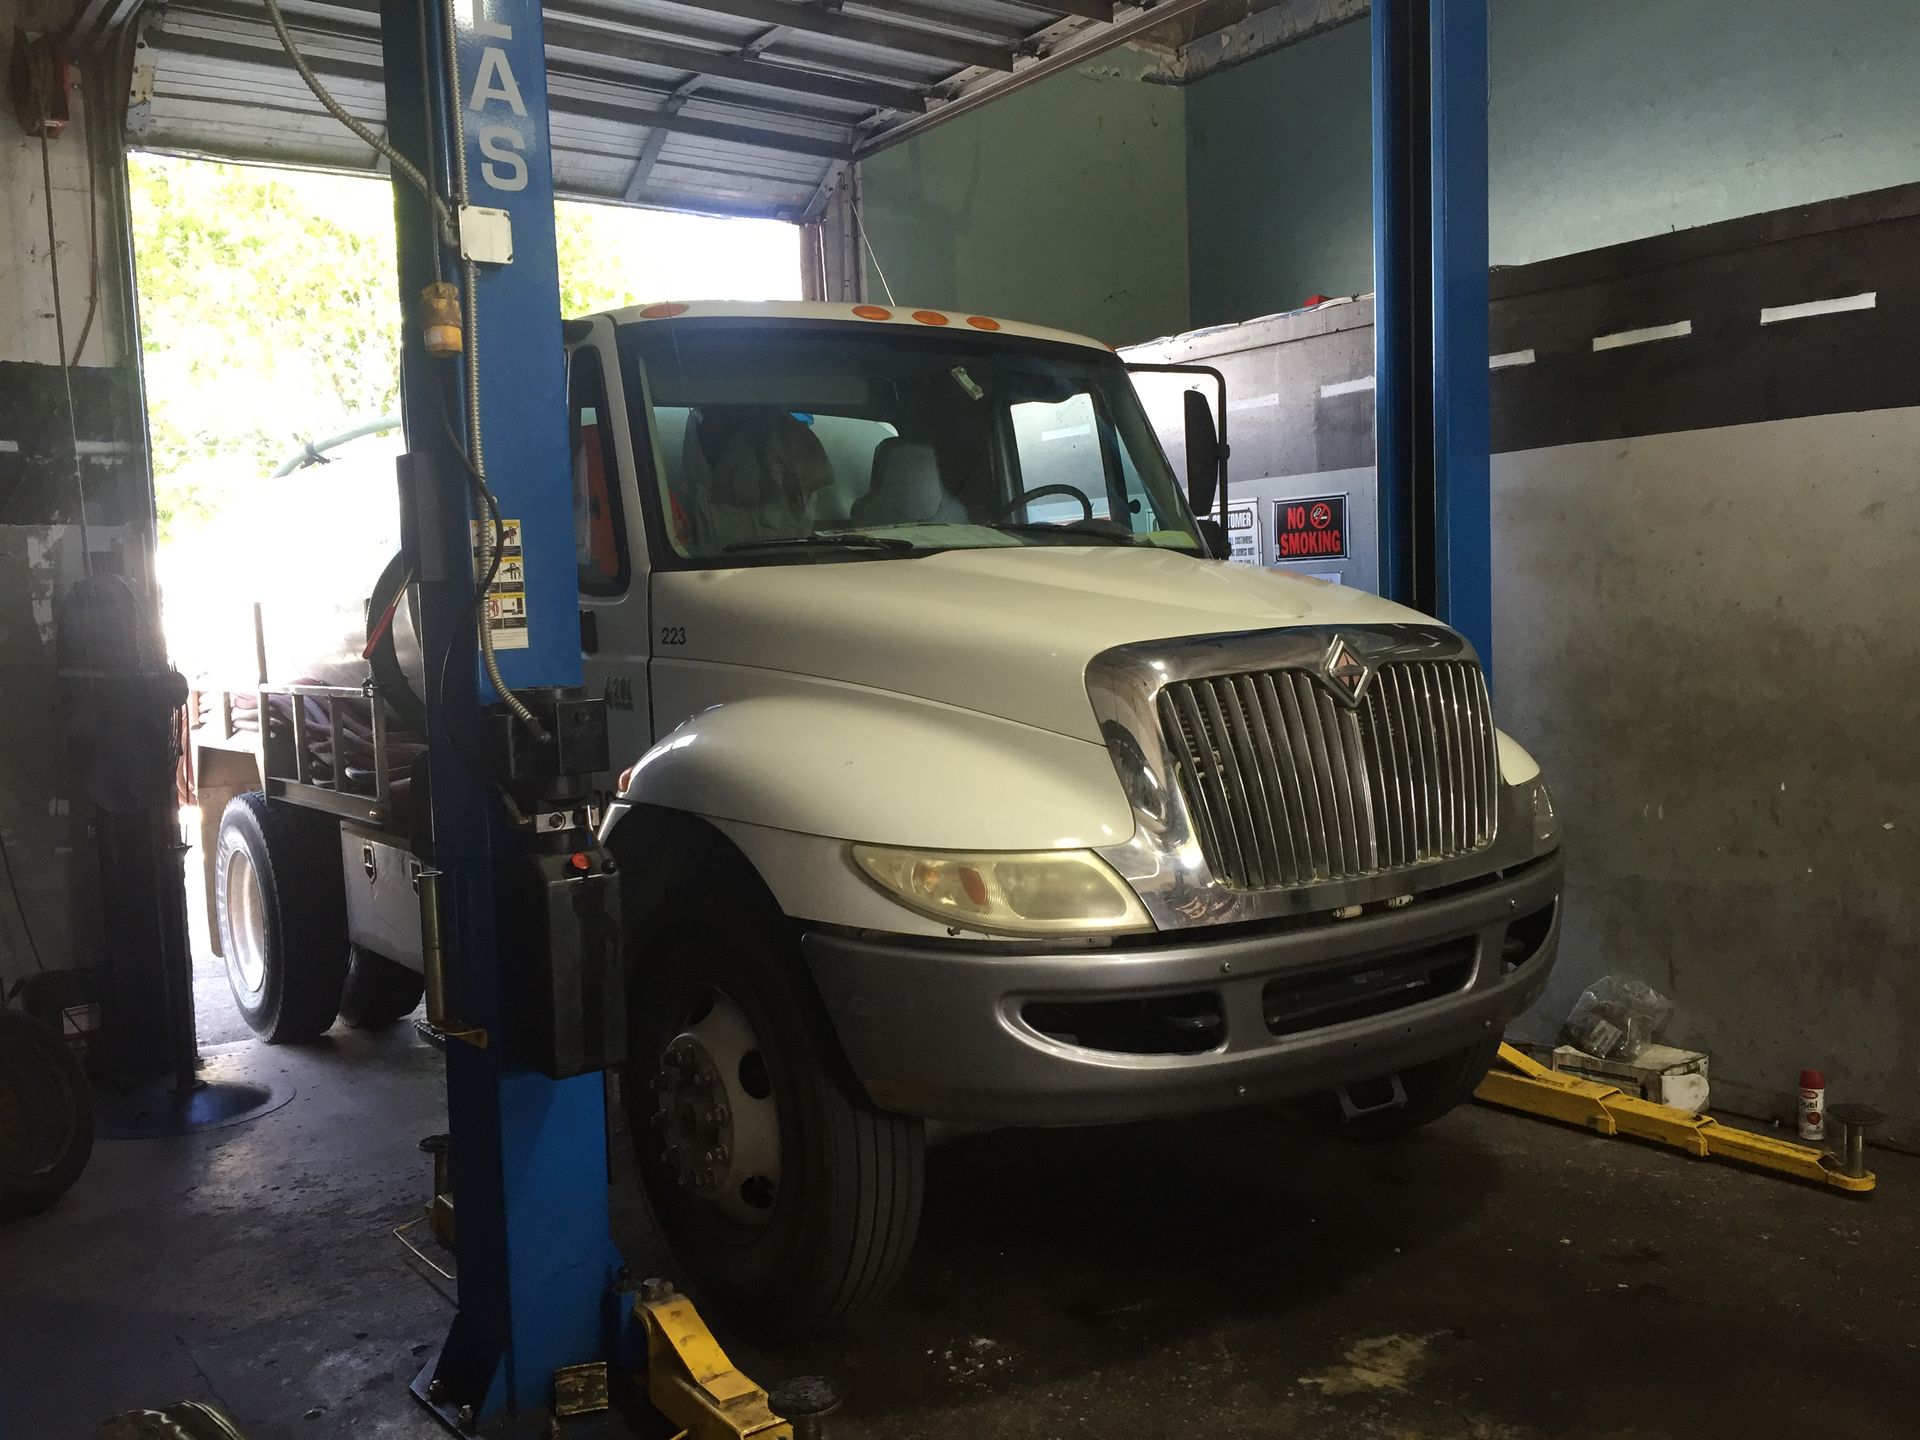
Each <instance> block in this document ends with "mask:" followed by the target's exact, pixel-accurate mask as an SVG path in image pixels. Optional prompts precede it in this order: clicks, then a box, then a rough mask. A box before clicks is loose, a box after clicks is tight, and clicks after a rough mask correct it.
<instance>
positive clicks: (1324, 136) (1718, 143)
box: [1187, 0, 1920, 325]
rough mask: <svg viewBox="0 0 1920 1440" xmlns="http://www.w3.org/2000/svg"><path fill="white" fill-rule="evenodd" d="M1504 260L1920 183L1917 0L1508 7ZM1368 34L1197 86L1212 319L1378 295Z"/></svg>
mask: <svg viewBox="0 0 1920 1440" xmlns="http://www.w3.org/2000/svg"><path fill="white" fill-rule="evenodd" d="M1490 27H1491V28H1490V37H1491V47H1492V53H1491V65H1492V94H1491V98H1490V103H1489V112H1488V152H1489V153H1488V160H1489V165H1490V185H1489V207H1488V208H1489V216H1488V219H1489V225H1490V230H1491V234H1490V239H1491V242H1492V257H1493V262H1494V263H1495V264H1496V265H1521V264H1526V263H1528V262H1530V261H1534V260H1542V259H1546V258H1548V257H1550V256H1554V255H1566V254H1573V253H1576V252H1579V251H1583V250H1591V249H1595V248H1597V247H1599V246H1602V245H1612V244H1617V243H1619V242H1621V241H1625V240H1635V239H1640V238H1643V237H1645V236H1648V235H1657V234H1660V233H1662V232H1664V231H1667V230H1679V229H1686V228H1688V227H1691V226H1695V225H1705V224H1709V223H1711V222H1713V221H1717V220H1726V219H1730V218H1732V217H1734V216H1737V215H1751V214H1756V213H1758V212H1761V211H1766V210H1775V209H1780V208H1783V207H1785V206H1790V205H1799V204H1805V203H1808V202H1810V201H1814V200H1824V199H1831V198H1833V197H1834V196H1837V195H1849V194H1854V193H1857V192H1859V191H1862V190H1874V189H1879V188H1882V187H1884V186H1888V185H1898V184H1902V183H1905V182H1908V181H1913V180H1920V83H1916V76H1920V3H1916V0H1823V3H1821V4H1818V5H1809V4H1807V3H1806V0H1609V3H1607V4H1605V5H1594V4H1576V3H1573V0H1492V6H1491V15H1490ZM1369 83H1370V80H1369V51H1368V34H1367V26H1366V24H1365V22H1356V23H1354V24H1351V25H1346V26H1343V27H1341V28H1340V29H1338V30H1333V31H1330V32H1328V33H1327V34H1324V35H1320V36H1317V37H1315V38H1314V39H1312V40H1308V41H1305V42H1303V43H1302V44H1299V45H1296V46H1292V47H1289V48H1287V49H1284V50H1279V51H1275V52H1273V53H1272V54H1270V55H1265V56H1262V57H1261V58H1259V59H1257V60H1252V61H1249V62H1247V63H1246V64H1244V65H1241V66H1239V67H1237V68H1235V69H1231V70H1225V71H1221V72H1218V73H1216V74H1214V75H1211V76H1208V77H1207V78H1205V79H1203V80H1200V81H1197V82H1195V83H1194V84H1193V85H1191V86H1189V87H1188V89H1187V100H1188V112H1187V129H1188V135H1189V139H1190V141H1191V145H1192V151H1191V154H1192V163H1191V165H1190V167H1189V170H1188V195H1189V209H1190V215H1189V235H1190V243H1191V247H1192V263H1193V287H1192V308H1193V323H1194V324H1195V325H1211V324H1218V323H1221V322H1223V321H1229V320H1240V319H1246V318H1248V317H1250V316H1254V315H1262V314H1267V313H1270V312H1272V311H1275V310H1284V309H1287V308H1289V307H1291V306H1293V305H1297V304H1298V303H1299V302H1300V300H1301V299H1302V298H1304V297H1305V296H1307V295H1309V294H1311V293H1313V292H1314V291H1322V292H1324V293H1327V294H1344V293H1351V292H1354V291H1361V290H1368V289H1371V288H1372V286H1373V265H1372V253H1371V252H1372V213H1371V211H1372V201H1371V181H1370V176H1371V166H1372V157H1371V154H1370V149H1369V142H1368V129H1369V123H1370V112H1369V101H1368V86H1369Z"/></svg>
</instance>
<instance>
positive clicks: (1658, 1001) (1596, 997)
mask: <svg viewBox="0 0 1920 1440" xmlns="http://www.w3.org/2000/svg"><path fill="white" fill-rule="evenodd" d="M1672 1014H1673V1002H1672V1001H1671V1000H1669V999H1667V997H1666V996H1664V995H1662V994H1661V993H1660V992H1659V991H1658V990H1656V989H1654V988H1653V987H1652V986H1651V985H1649V984H1647V982H1646V981H1644V980H1635V979H1633V978H1632V977H1631V976H1627V975H1605V976H1602V977H1601V978H1600V979H1599V980H1596V981H1595V982H1594V983H1593V986H1592V987H1591V988H1590V989H1588V990H1585V991H1583V992H1582V993H1581V996H1580V998H1579V999H1578V1000H1576V1001H1575V1002H1574V1006H1573V1009H1572V1010H1571V1011H1570V1012H1569V1013H1568V1015H1567V1023H1566V1025H1565V1026H1564V1027H1563V1033H1564V1034H1565V1036H1566V1039H1567V1043H1568V1044H1570V1045H1577V1046H1579V1048H1580V1049H1582V1050H1584V1051H1586V1052H1587V1054H1589V1055H1596V1056H1598V1057H1599V1058H1600V1059H1602V1060H1637V1059H1639V1058H1640V1054H1641V1052H1642V1051H1644V1050H1645V1049H1646V1048H1647V1046H1649V1045H1651V1044H1652V1043H1653V1042H1654V1040H1655V1039H1656V1038H1658V1036H1659V1034H1660V1031H1661V1030H1662V1029H1663V1028H1664V1027H1665V1025H1666V1023H1667V1017H1668V1016H1670V1015H1672Z"/></svg>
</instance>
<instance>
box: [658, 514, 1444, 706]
mask: <svg viewBox="0 0 1920 1440" xmlns="http://www.w3.org/2000/svg"><path fill="white" fill-rule="evenodd" d="M653 603H654V615H653V625H654V631H655V634H656V635H657V636H659V637H660V638H661V639H662V642H663V644H662V647H661V648H658V649H656V651H655V655H656V658H657V659H658V660H659V661H661V662H663V663H667V664H674V663H677V662H681V661H693V662H704V663H707V664H715V665H726V666H752V667H755V668H760V669H766V670H778V671H785V672H789V673H794V674H801V675H810V676H815V677H818V678H820V679H825V680H836V681H841V682H844V683H846V684H851V685H862V686H868V687H871V688H874V689H878V690H885V691H890V692H893V693H896V694H902V695H912V696H916V697H919V698H921V699H924V700H932V701H935V702H938V703H941V704H947V705H954V706H958V707H959V708H961V709H965V710H973V711H979V712H981V713H984V714H989V715H996V716H1000V717H1002V718H1004V719H1008V720H1016V721H1019V722H1021V723H1023V724H1028V725H1036V726H1039V727H1040V728H1042V729H1045V730H1051V731H1055V732H1056V733H1059V734H1062V735H1070V736H1074V737H1076V738H1079V739H1083V740H1089V741H1092V742H1094V743H1100V733H1099V727H1098V725H1097V724H1096V722H1095V720H1094V715H1093V707H1092V705H1091V703H1090V702H1089V701H1088V699H1087V690H1086V669H1087V662H1088V661H1090V660H1091V659H1092V658H1093V657H1094V656H1095V655H1098V654H1099V653H1100V652H1101V651H1103V650H1109V649H1112V648H1113V647H1114V646H1116V645H1126V644H1130V643H1133V642H1136V641H1142V640H1159V639H1170V638H1174V637H1177V636H1189V635H1217V634H1228V633H1234V632H1239V631H1259V630H1275V629H1284V628H1286V627H1288V626H1293V625H1377V624H1396V623H1405V622H1410V621H1420V620H1423V619H1425V617H1423V616H1420V615H1417V614H1415V613H1414V612H1413V611H1411V610H1408V609H1406V608H1405V607H1403V606H1400V605H1395V604H1393V603H1392V602H1390V601H1386V600H1382V599H1380V598H1379V597H1377V596H1374V595H1369V594H1367V593H1365V592H1364V591H1359V590H1350V589H1347V588H1345V587H1344V586H1340V585H1335V584H1331V583H1328V582H1326V581H1321V580H1312V579H1308V578H1305V577H1303V576H1298V575H1292V574H1288V573H1285V572H1281V571H1267V570H1257V569H1254V568H1252V567H1251V566H1246V565H1235V564H1228V563H1223V562H1221V561H1215V560H1200V559H1195V558H1193V557H1191V556H1187V555H1182V554H1179V553H1177V552H1175V551H1171V550H1160V549H1150V548H1148V547H1145V546H1139V547H1120V546H1088V547H1084V548H1083V547H1079V546H1071V547H1069V546H1054V545H1046V546H1020V547H1006V548H995V549H986V550H949V551H944V552H941V553H938V554H934V555H927V556H922V557H919V558H913V559H888V560H849V561H846V562H834V563H824V564H800V565H767V566H756V567H753V568H749V569H739V570H680V571H667V572H662V573H659V574H657V575H656V576H655V577H654V582H653ZM682 634H684V637H685V639H684V643H683V644H676V645H669V644H668V643H667V641H668V637H671V638H672V640H673V641H679V639H680V637H681V636H682Z"/></svg>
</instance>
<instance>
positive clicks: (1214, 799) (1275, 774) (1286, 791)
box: [1159, 660, 1499, 890]
mask: <svg viewBox="0 0 1920 1440" xmlns="http://www.w3.org/2000/svg"><path fill="white" fill-rule="evenodd" d="M1159 711H1160V724H1161V727H1162V729H1163V731H1164V733H1165V737H1166V741H1167V748H1168V749H1169V751H1171V752H1172V754H1173V755H1174V757H1175V761H1176V764H1177V766H1178V770H1179V777H1180V789H1181V793H1182V795H1183V796H1184V797H1185V798H1186V802H1187V810H1188V813H1189V814H1190V815H1191V816H1192V819H1193V825H1194V831H1195V834H1196V837H1197V838H1198V840H1199V842H1200V849H1201V851H1202V853H1203V854H1204V855H1205V856H1206V858H1207V864H1208V866H1209V868H1210V869H1211V870H1212V871H1213V874H1214V877H1215V879H1217V880H1218V881H1219V882H1220V883H1221V884H1223V885H1227V886H1230V887H1232V888H1234V889H1237V890H1263V889H1269V888H1273V887H1277V886H1288V885H1311V884H1317V883H1319V882H1322V881H1328V880H1349V879H1354V878H1356V877H1359V876H1364V875H1376V874H1380V873H1382V872H1385V871H1390V870H1400V869H1404V868H1406V867H1408V866H1411V865H1418V864H1422V863H1423V862H1425V861H1429V860H1443V859H1446V858H1448V857H1449V856H1454V855H1464V854H1467V853H1470V852H1471V851H1474V850H1479V849H1481V848H1483V847H1484V846H1486V845H1488V844H1490V843H1492V840H1493V832H1494V825H1495V811H1496V803H1497V799H1498V791H1497V785H1498V773H1499V772H1498V759H1497V753H1496V750H1495V746H1494V732H1493V714H1492V709H1491V707H1490V706H1489V705H1488V703H1487V686H1486V680H1485V678H1484V677H1483V676H1482V675H1481V673H1480V667H1479V666H1478V665H1477V664H1475V663H1474V662H1473V661H1471V660H1420V661H1396V662H1392V663H1389V664H1385V665H1382V666H1380V668H1379V669H1378V670H1377V671H1376V672H1375V673H1374V676H1373V679H1372V682H1371V683H1370V684H1369V685H1368V686H1367V689H1366V692H1365V695H1364V697H1363V698H1362V700H1361V702H1360V704H1359V705H1358V706H1349V705H1346V704H1343V703H1341V702H1340V701H1339V700H1336V699H1335V698H1334V696H1333V694H1332V693H1331V692H1330V691H1329V690H1328V689H1327V687H1326V686H1325V685H1324V684H1322V683H1321V682H1320V681H1319V680H1317V679H1316V678H1315V677H1314V676H1313V675H1311V674H1309V673H1308V672H1306V671H1304V670H1265V671H1258V672H1255V673H1251V674H1243V675H1216V676H1210V677H1208V678H1205V679H1199V680H1181V681H1176V682H1174V683H1171V684H1169V685H1167V686H1166V687H1165V688H1164V689H1162V690H1161V692H1160V697H1159Z"/></svg>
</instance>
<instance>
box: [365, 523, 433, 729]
mask: <svg viewBox="0 0 1920 1440" xmlns="http://www.w3.org/2000/svg"><path fill="white" fill-rule="evenodd" d="M412 578H413V572H412V571H411V570H410V569H409V568H408V566H407V557H406V555H405V553H404V552H402V551H398V550H396V551H395V552H394V555H393V558H392V559H391V560H389V561H387V568H386V569H384V570H382V571H381V572H380V578H379V579H378V580H376V581H374V582H373V598H372V600H371V601H369V603H368V605H367V642H368V650H367V666H368V668H369V669H371V670H372V671H373V683H374V688H375V689H376V690H377V691H378V692H379V697H380V699H382V700H385V701H386V702H387V704H388V705H389V706H391V707H392V709H393V713H394V714H395V715H397V716H399V717H400V723H401V724H402V725H404V726H406V727H407V729H409V730H411V731H413V732H414V733H415V734H416V735H421V736H424V735H425V734H426V733H427V705H426V702H425V701H424V700H422V699H421V698H420V696H419V695H418V694H416V693H415V691H414V688H413V684H412V682H411V681H409V680H408V679H407V672H406V670H405V668H404V667H403V666H402V665H401V664H400V656H399V654H398V652H397V651H396V650H395V649H394V644H393V631H394V624H395V621H396V620H397V619H398V618H399V610H400V607H401V606H403V605H404V604H406V600H407V582H408V581H409V580H410V579H412ZM389 611H391V612H393V614H392V615H391V616H390V615H389V614H388V612H389ZM383 621H384V622H385V623H384V624H383V623H382V622H383Z"/></svg>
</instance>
